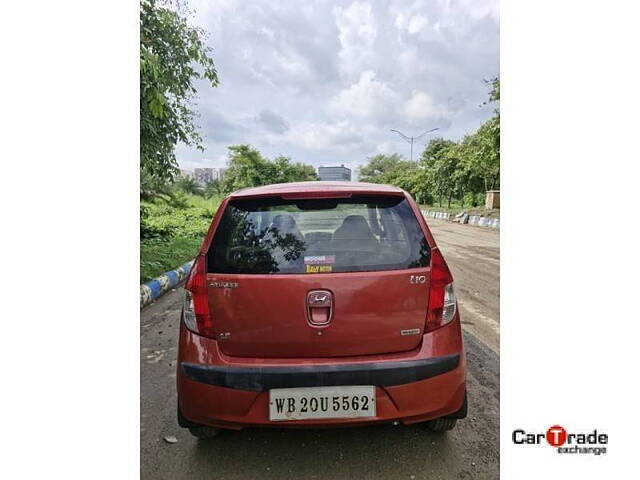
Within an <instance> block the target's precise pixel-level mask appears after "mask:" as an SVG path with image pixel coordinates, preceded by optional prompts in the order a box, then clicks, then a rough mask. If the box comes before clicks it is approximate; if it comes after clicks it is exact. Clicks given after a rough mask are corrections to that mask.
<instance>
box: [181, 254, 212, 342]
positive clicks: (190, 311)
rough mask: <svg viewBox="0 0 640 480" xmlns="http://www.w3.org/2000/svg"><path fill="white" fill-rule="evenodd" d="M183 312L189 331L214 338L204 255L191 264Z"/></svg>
mask: <svg viewBox="0 0 640 480" xmlns="http://www.w3.org/2000/svg"><path fill="white" fill-rule="evenodd" d="M183 312H184V324H185V326H186V327H187V328H188V329H189V330H191V331H192V332H194V333H197V334H198V335H203V336H205V337H215V333H214V331H213V320H212V318H211V313H210V312H209V294H208V289H207V268H206V258H205V256H204V255H198V257H196V260H195V261H194V262H193V267H192V268H191V273H190V275H189V279H188V280H187V284H186V286H185V296H184V309H183Z"/></svg>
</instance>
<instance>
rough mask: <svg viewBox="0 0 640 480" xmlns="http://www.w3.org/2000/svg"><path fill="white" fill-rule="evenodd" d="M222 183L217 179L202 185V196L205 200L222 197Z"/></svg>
mask: <svg viewBox="0 0 640 480" xmlns="http://www.w3.org/2000/svg"><path fill="white" fill-rule="evenodd" d="M222 193H223V191H222V182H220V180H218V179H217V178H214V179H213V180H210V181H208V182H207V183H206V184H205V185H204V196H205V197H207V198H211V197H215V196H216V195H222Z"/></svg>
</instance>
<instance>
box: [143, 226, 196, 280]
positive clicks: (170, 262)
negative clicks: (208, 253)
mask: <svg viewBox="0 0 640 480" xmlns="http://www.w3.org/2000/svg"><path fill="white" fill-rule="evenodd" d="M201 243H202V240H201V239H198V238H179V237H178V238H169V239H166V240H165V239H160V240H156V239H153V240H146V241H144V242H142V243H141V245H140V283H145V282H148V281H149V280H152V279H154V278H156V277H157V276H159V275H162V274H163V273H164V272H168V271H169V270H173V269H174V268H177V267H179V266H181V265H183V264H185V263H187V262H188V261H189V260H193V257H195V256H196V253H198V249H199V248H200V244H201Z"/></svg>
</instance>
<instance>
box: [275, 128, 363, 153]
mask: <svg viewBox="0 0 640 480" xmlns="http://www.w3.org/2000/svg"><path fill="white" fill-rule="evenodd" d="M287 139H288V140H289V141H290V142H291V143H292V144H294V145H298V146H301V147H304V148H307V149H310V150H320V151H334V150H342V151H344V150H345V149H348V148H349V147H354V146H355V147H358V146H359V145H361V144H362V142H363V139H362V136H361V134H360V132H359V131H358V129H357V128H356V127H354V126H353V125H351V124H350V123H348V122H344V121H343V122H338V123H335V124H329V123H314V122H306V123H302V124H300V125H297V126H295V127H294V128H292V129H291V131H290V132H289V133H288V135H287Z"/></svg>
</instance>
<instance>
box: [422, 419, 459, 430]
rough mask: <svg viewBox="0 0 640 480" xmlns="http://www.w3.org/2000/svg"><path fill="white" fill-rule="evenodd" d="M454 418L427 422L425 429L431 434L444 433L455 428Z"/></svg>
mask: <svg viewBox="0 0 640 480" xmlns="http://www.w3.org/2000/svg"><path fill="white" fill-rule="evenodd" d="M456 422H457V420H456V419H455V418H436V419H435V420H429V421H428V422H427V428H428V429H429V430H431V431H432V432H446V431H447V430H451V429H453V427H455V426H456Z"/></svg>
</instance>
